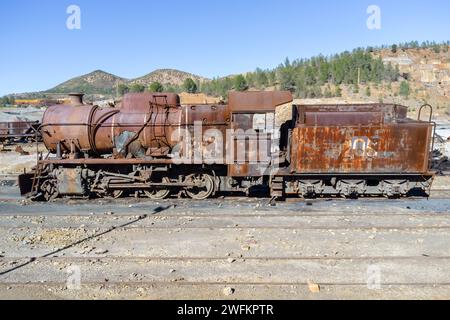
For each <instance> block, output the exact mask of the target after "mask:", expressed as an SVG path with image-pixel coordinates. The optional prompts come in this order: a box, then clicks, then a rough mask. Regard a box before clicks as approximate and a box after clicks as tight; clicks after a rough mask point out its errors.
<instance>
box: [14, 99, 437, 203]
mask: <svg viewBox="0 0 450 320" xmlns="http://www.w3.org/2000/svg"><path fill="white" fill-rule="evenodd" d="M72 99H73V100H72V102H71V104H69V105H58V106H53V107H49V108H48V109H47V110H46V112H45V114H44V117H43V120H42V125H41V128H40V131H41V134H42V138H43V141H44V144H45V146H46V147H47V149H48V150H49V153H48V154H47V155H46V156H45V155H39V158H38V161H37V166H36V167H35V169H34V171H33V172H31V173H28V174H24V175H22V176H21V177H20V181H19V182H20V186H21V191H22V193H24V194H25V193H27V194H30V195H31V196H32V197H33V198H34V199H45V200H51V199H54V198H56V197H92V196H99V197H115V198H117V197H120V196H122V195H124V194H126V193H128V194H134V195H136V196H143V197H144V196H145V197H149V198H151V199H155V200H158V199H164V198H166V197H169V196H171V195H179V196H183V195H185V196H188V197H190V198H193V199H198V200H201V199H206V198H208V197H210V196H214V195H216V194H218V193H223V192H227V193H228V192H240V193H246V194H250V193H252V192H253V191H256V190H259V191H265V192H267V194H270V196H272V197H273V198H280V199H282V198H284V197H286V196H301V197H320V196H345V197H357V196H372V195H374V196H386V197H399V196H408V195H411V194H413V193H417V192H420V193H422V194H423V195H426V194H428V193H429V190H430V188H431V183H432V180H433V173H432V172H430V166H429V162H430V161H429V157H430V150H431V149H432V143H433V142H432V141H433V135H434V129H435V125H434V124H433V123H432V122H431V116H430V120H429V121H422V120H420V116H419V119H418V120H412V119H409V118H407V108H406V107H403V106H399V105H388V104H361V105H310V106H308V105H294V104H293V98H292V95H291V94H290V93H289V92H282V91H275V92H230V93H229V97H228V103H227V104H224V103H222V104H221V103H219V104H215V105H181V104H180V100H179V96H178V95H177V94H173V93H164V94H153V93H133V94H127V95H125V96H124V98H123V100H122V102H121V103H120V104H119V105H118V106H117V107H107V108H100V107H98V106H95V105H86V104H83V102H82V96H80V95H73V96H72ZM431 112H432V110H431Z"/></svg>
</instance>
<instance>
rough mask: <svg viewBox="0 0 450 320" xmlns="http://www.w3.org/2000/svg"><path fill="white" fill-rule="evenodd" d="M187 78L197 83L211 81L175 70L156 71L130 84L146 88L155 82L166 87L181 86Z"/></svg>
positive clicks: (131, 81)
mask: <svg viewBox="0 0 450 320" xmlns="http://www.w3.org/2000/svg"><path fill="white" fill-rule="evenodd" d="M187 78H191V79H192V80H194V81H196V82H204V81H208V80H209V79H207V78H203V77H200V76H197V75H195V74H192V73H188V72H184V71H180V70H174V69H159V70H155V71H153V72H151V73H149V74H147V75H145V76H143V77H140V78H137V79H133V80H130V83H131V84H132V83H139V84H142V85H144V86H146V87H147V86H149V85H150V84H151V83H153V82H159V83H161V84H163V85H165V86H168V85H171V86H181V85H182V84H183V82H184V80H186V79H187Z"/></svg>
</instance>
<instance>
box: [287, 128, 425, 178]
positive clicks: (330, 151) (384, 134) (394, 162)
mask: <svg viewBox="0 0 450 320" xmlns="http://www.w3.org/2000/svg"><path fill="white" fill-rule="evenodd" d="M431 135H432V126H431V125H430V124H428V123H397V124H388V125H379V126H346V127H338V126H336V127H332V126H329V127H327V126H300V127H298V128H295V129H294V130H293V134H292V142H291V143H292V161H291V166H292V171H293V172H296V173H424V172H427V171H428V170H427V169H428V160H429V150H430V139H431Z"/></svg>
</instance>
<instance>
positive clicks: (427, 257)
mask: <svg viewBox="0 0 450 320" xmlns="http://www.w3.org/2000/svg"><path fill="white" fill-rule="evenodd" d="M5 179H6V178H5ZM8 179H9V180H8ZM8 179H6V180H5V181H4V183H3V186H2V187H0V229H1V232H0V299H25V298H31V299H128V298H129V299H368V298H373V299H449V298H450V247H449V246H448V243H449V240H450V209H449V208H450V192H449V189H450V188H449V186H450V178H448V177H440V178H438V179H437V181H436V184H435V187H434V188H435V191H434V192H433V195H432V197H431V198H430V199H403V200H387V199H359V200H343V199H322V200H314V201H302V200H300V199H293V200H290V201H287V202H285V203H277V204H276V206H271V205H269V204H268V202H269V201H268V199H255V198H251V199H246V198H225V199H212V200H208V201H205V202H193V201H189V200H178V199H173V200H165V201H161V202H152V201H148V200H143V199H134V198H127V199H120V200H91V201H82V200H79V201H74V200H69V201H68V200H57V201H55V202H52V203H49V204H47V203H30V202H28V201H26V200H24V199H22V198H20V196H19V195H18V192H17V188H16V187H15V186H14V181H13V180H12V179H13V178H12V177H10V178H8ZM8 181H9V182H8ZM74 276H76V278H74ZM74 279H78V280H79V281H78V280H76V281H75V280H74ZM74 284H75V285H74Z"/></svg>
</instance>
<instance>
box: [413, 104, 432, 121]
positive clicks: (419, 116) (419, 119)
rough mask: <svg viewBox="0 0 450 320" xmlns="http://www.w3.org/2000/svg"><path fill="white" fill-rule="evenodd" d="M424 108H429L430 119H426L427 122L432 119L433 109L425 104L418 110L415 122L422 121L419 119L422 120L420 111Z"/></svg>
mask: <svg viewBox="0 0 450 320" xmlns="http://www.w3.org/2000/svg"><path fill="white" fill-rule="evenodd" d="M426 107H428V108H430V118H429V119H428V122H431V120H432V119H433V107H432V106H431V105H430V104H428V103H426V104H424V105H422V106H421V107H420V109H419V115H418V116H417V120H418V121H422V120H421V118H422V110H423V109H424V108H426Z"/></svg>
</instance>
